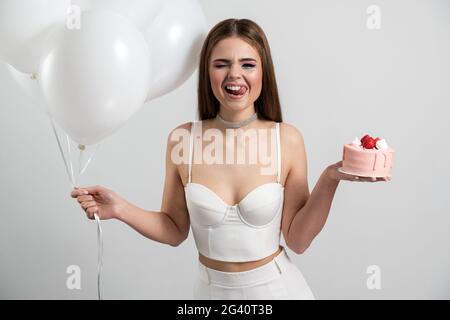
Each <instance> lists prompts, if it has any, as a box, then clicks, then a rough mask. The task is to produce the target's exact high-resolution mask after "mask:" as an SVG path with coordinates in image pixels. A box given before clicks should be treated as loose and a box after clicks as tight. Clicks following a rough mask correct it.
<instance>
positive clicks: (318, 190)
mask: <svg viewBox="0 0 450 320" xmlns="http://www.w3.org/2000/svg"><path fill="white" fill-rule="evenodd" d="M284 129H285V132H284V133H285V136H286V135H287V137H286V138H285V139H284V140H285V144H286V146H285V147H288V148H289V149H288V150H292V152H291V153H290V159H289V160H290V161H289V162H288V166H289V174H288V177H287V179H286V183H285V205H284V209H283V222H282V230H283V235H284V238H285V240H286V244H287V245H288V247H289V248H290V249H292V250H293V251H294V252H296V253H298V254H300V253H303V252H304V251H305V250H306V249H307V248H308V247H309V246H310V244H311V242H312V241H313V240H314V238H315V237H316V236H317V235H318V234H319V232H320V231H321V230H322V228H323V227H324V225H325V223H326V221H327V219H328V215H329V212H330V209H331V205H332V201H333V198H334V195H335V192H336V189H337V187H338V185H339V182H340V180H348V181H357V182H376V181H388V180H389V179H388V178H387V177H386V178H377V179H372V178H363V177H359V178H358V179H357V177H355V176H352V175H348V174H343V173H340V172H339V171H337V169H338V168H339V167H341V166H342V161H339V162H336V163H334V164H332V165H330V166H328V167H327V168H326V169H325V170H324V171H323V172H322V174H321V175H320V177H319V180H318V181H317V183H316V185H315V187H314V189H313V191H312V192H311V194H310V193H309V191H308V182H307V163H306V152H305V146H304V141H303V137H302V135H301V133H300V132H299V131H298V130H297V129H295V128H294V127H292V126H289V125H285V126H284ZM282 134H283V133H282ZM282 147H283V146H282Z"/></svg>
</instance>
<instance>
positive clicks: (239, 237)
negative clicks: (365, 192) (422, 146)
mask: <svg viewBox="0 0 450 320" xmlns="http://www.w3.org/2000/svg"><path fill="white" fill-rule="evenodd" d="M198 112H199V118H200V119H201V121H198V122H195V123H186V124H183V125H181V126H179V127H177V128H175V129H174V130H173V131H172V132H171V134H170V135H169V138H168V142H167V151H166V180H165V185H164V194H163V199H162V205H161V211H160V212H156V211H147V210H143V209H141V208H138V207H136V206H134V205H132V204H131V203H129V202H127V201H126V200H125V199H123V198H121V197H120V196H119V195H117V194H116V193H114V192H113V191H111V190H108V189H106V188H104V187H101V186H95V187H87V188H77V189H75V190H74V191H72V193H71V195H72V197H74V198H77V200H78V202H79V203H80V204H81V207H82V208H83V209H84V210H85V211H86V213H87V216H88V217H89V218H90V219H93V215H94V213H97V214H98V215H99V217H100V219H111V218H116V219H119V220H120V221H123V222H125V223H127V224H128V225H130V226H131V227H132V228H134V229H135V230H136V231H138V232H139V233H141V234H142V235H144V236H146V237H148V238H150V239H152V240H155V241H158V242H161V243H165V244H170V245H172V246H178V245H179V244H180V243H182V242H183V241H184V240H185V239H186V238H187V237H188V234H189V230H190V228H192V230H193V234H194V238H195V242H196V245H197V249H198V251H199V260H198V267H199V271H198V277H197V280H196V284H195V290H194V297H195V298H196V299H314V296H313V294H312V292H311V290H310V288H309V286H308V285H307V283H306V281H305V280H304V278H303V276H302V273H301V272H300V270H299V269H298V268H297V267H296V265H295V264H293V263H292V262H291V260H290V257H289V256H288V254H287V252H286V250H285V248H284V247H283V246H280V235H281V233H282V234H283V237H284V239H285V242H286V245H287V246H288V247H289V248H290V249H291V250H292V251H293V252H295V253H297V254H301V253H303V252H304V251H305V250H306V249H307V248H308V247H309V245H310V244H311V242H312V240H313V239H314V238H315V237H316V235H317V234H318V233H319V232H320V230H321V229H322V228H323V226H324V224H325V222H326V219H327V216H328V213H329V210H330V207H331V202H332V199H333V196H334V193H335V191H336V188H337V186H338V184H339V181H340V180H349V181H383V180H384V181H387V180H388V178H383V179H378V180H377V179H375V180H372V179H369V178H362V177H355V176H351V175H346V174H343V173H340V172H339V171H337V168H339V167H340V165H341V162H337V163H335V164H333V165H330V166H328V167H327V168H326V169H325V170H324V171H323V173H322V175H321V176H320V178H319V180H318V182H317V184H316V186H315V188H314V190H313V191H312V193H311V194H310V192H309V189H308V183H307V165H306V152H305V147H304V141H303V138H302V135H301V133H300V132H299V130H297V129H296V128H295V127H294V126H292V125H289V124H286V123H283V122H282V116H281V108H280V102H279V97H278V90H277V85H276V80H275V73H274V68H273V63H272V58H271V54H270V49H269V45H268V42H267V39H266V37H265V35H264V32H263V31H262V29H261V28H260V27H259V26H258V25H257V24H256V23H254V22H253V21H250V20H247V19H241V20H237V19H228V20H225V21H222V22H220V23H218V24H217V25H216V26H215V27H214V28H213V29H212V30H211V31H210V32H209V34H208V36H207V38H206V40H205V42H204V44H203V48H202V52H201V59H200V66H199V85H198ZM185 133H187V134H188V139H187V142H186V139H183V142H182V146H183V147H182V148H181V149H182V152H178V151H179V149H180V143H179V137H182V136H186V134H185ZM267 133H269V135H268V134H267ZM267 136H270V137H271V138H272V139H270V138H267ZM198 137H200V139H198ZM212 137H214V139H212ZM255 137H256V139H255ZM265 137H266V138H267V139H266V140H264V138H265ZM247 138H248V139H247ZM246 139H247V140H251V141H250V142H251V143H249V144H248V145H247V144H246V143H245V142H246V141H247V140H246ZM205 140H206V141H205ZM212 140H214V141H212ZM211 141H212V142H211ZM199 142H200V143H199ZM205 142H206V143H205ZM207 142H210V143H209V144H208V143H207ZM252 144H254V145H253V146H252ZM255 144H256V145H255ZM213 145H214V146H215V148H211V146H213ZM254 146H256V147H257V148H259V149H260V150H261V149H264V150H266V149H265V148H269V149H270V151H269V152H267V153H268V154H269V157H268V158H267V159H265V160H269V161H262V160H261V159H260V158H259V159H257V161H254V160H255V157H254V155H255V149H254V148H253V149H252V147H254ZM213 149H214V152H212V150H213ZM223 153H225V155H226V156H225V158H226V159H227V161H225V162H226V163H224V161H222V160H223ZM235 154H240V155H241V157H240V160H241V161H239V157H238V160H236V157H234V155H235ZM247 154H248V155H249V157H248V158H247V157H246V156H247ZM259 154H261V152H259ZM177 155H179V157H177ZM221 155H222V159H220V158H221V157H220V156H221ZM252 156H253V157H252ZM203 158H205V159H203ZM250 158H251V159H252V160H253V161H249V159H250ZM180 159H181V160H183V161H180ZM198 159H200V160H198ZM242 160H243V161H242ZM267 163H270V166H269V168H268V167H267ZM265 165H266V166H265Z"/></svg>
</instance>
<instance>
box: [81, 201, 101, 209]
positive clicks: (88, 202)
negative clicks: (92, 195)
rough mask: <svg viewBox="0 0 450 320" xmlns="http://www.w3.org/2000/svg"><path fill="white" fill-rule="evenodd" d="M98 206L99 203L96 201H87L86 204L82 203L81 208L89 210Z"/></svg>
mask: <svg viewBox="0 0 450 320" xmlns="http://www.w3.org/2000/svg"><path fill="white" fill-rule="evenodd" d="M96 205H97V203H96V202H95V201H86V202H82V203H81V207H82V208H83V209H85V210H86V209H87V208H90V207H94V206H96Z"/></svg>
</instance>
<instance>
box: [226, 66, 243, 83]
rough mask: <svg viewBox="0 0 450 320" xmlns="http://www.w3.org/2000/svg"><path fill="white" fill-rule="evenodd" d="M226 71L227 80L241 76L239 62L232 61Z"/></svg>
mask: <svg viewBox="0 0 450 320" xmlns="http://www.w3.org/2000/svg"><path fill="white" fill-rule="evenodd" d="M229 70H230V71H229V72H228V79H229V80H235V79H240V78H241V70H240V66H239V64H236V63H234V64H233V65H232V66H231V68H230V69H229Z"/></svg>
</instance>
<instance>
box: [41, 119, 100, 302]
mask: <svg viewBox="0 0 450 320" xmlns="http://www.w3.org/2000/svg"><path fill="white" fill-rule="evenodd" d="M50 120H51V121H50V122H51V124H52V128H53V133H54V134H55V138H56V142H57V144H58V149H59V152H60V154H61V157H62V159H63V162H64V166H65V168H66V173H67V176H68V177H69V180H70V182H71V184H72V189H73V188H75V187H76V179H75V177H74V174H73V166H72V158H71V152H70V141H69V136H68V135H66V137H67V150H68V158H69V159H66V157H65V156H64V152H63V149H62V145H61V141H60V139H59V136H58V133H57V132H56V127H55V121H54V120H53V118H52V117H51V116H50ZM99 146H100V145H97V148H96V149H95V150H94V152H93V153H92V154H91V156H90V157H89V159H88V161H87V162H86V165H85V166H84V167H83V169H82V170H80V171H79V176H81V174H83V172H84V171H85V170H86V168H87V167H88V165H89V163H90V162H91V159H92V158H93V156H94V154H95V152H96V151H97V150H98V148H99ZM82 152H83V150H81V149H80V157H79V162H80V167H81V160H82ZM68 160H69V164H70V170H69V164H68ZM94 218H95V221H96V222H97V242H98V268H97V296H98V299H99V300H103V286H102V269H103V232H102V228H101V225H100V218H99V216H98V215H97V213H94Z"/></svg>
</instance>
